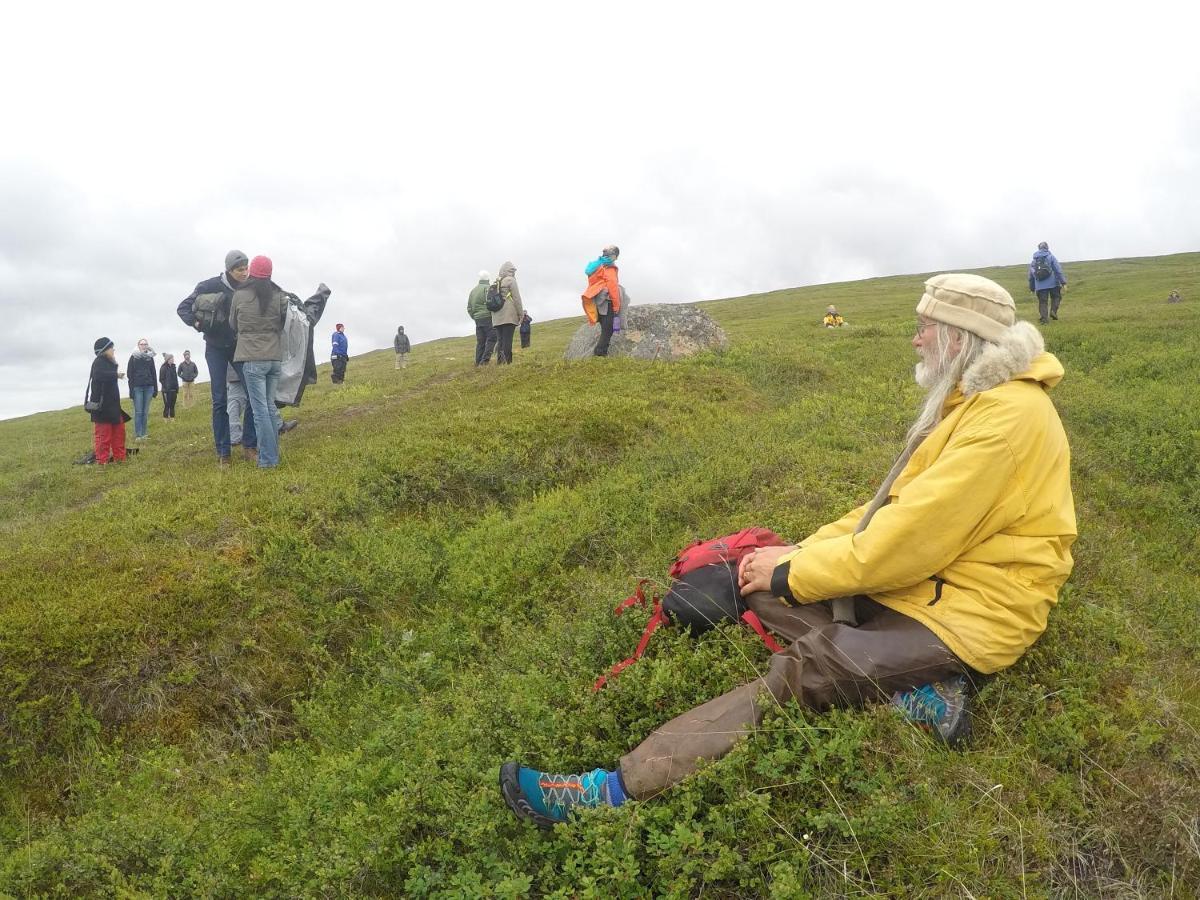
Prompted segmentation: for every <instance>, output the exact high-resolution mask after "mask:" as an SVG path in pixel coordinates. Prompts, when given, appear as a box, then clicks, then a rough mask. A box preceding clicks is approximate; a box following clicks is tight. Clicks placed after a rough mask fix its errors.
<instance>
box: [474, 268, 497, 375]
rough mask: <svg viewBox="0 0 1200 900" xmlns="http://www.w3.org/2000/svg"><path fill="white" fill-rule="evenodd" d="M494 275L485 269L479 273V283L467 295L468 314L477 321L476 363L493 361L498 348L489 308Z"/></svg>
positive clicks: (484, 364)
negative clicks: (488, 301)
mask: <svg viewBox="0 0 1200 900" xmlns="http://www.w3.org/2000/svg"><path fill="white" fill-rule="evenodd" d="M491 283H492V276H491V275H490V274H489V273H488V272H487V271H486V270H485V271H482V272H480V273H479V283H478V284H476V285H475V287H473V288H471V293H470V294H468V295H467V315H468V316H470V317H471V321H473V322H474V323H475V365H477V366H486V365H487V364H488V363H490V362H491V361H492V351H493V350H495V349H496V329H495V328H493V327H492V313H491V311H490V310H489V309H488V308H487V289H488V285H489V284H491Z"/></svg>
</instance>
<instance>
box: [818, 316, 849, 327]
mask: <svg viewBox="0 0 1200 900" xmlns="http://www.w3.org/2000/svg"><path fill="white" fill-rule="evenodd" d="M845 321H846V320H845V319H843V318H842V317H841V316H839V315H838V314H837V313H825V318H823V319H822V320H821V324H823V325H824V326H825V327H826V328H840V327H841V326H842V323H844V322H845Z"/></svg>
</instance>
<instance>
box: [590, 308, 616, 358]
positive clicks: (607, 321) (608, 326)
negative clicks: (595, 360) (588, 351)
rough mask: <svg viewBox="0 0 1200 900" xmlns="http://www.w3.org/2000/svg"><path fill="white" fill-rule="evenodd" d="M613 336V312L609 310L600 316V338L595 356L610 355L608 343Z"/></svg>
mask: <svg viewBox="0 0 1200 900" xmlns="http://www.w3.org/2000/svg"><path fill="white" fill-rule="evenodd" d="M612 336H613V312H612V309H611V307H610V308H609V311H608V312H607V313H605V314H603V315H601V316H600V340H598V341H596V349H595V350H594V351H592V352H593V355H594V356H608V344H609V342H610V341H611V340H612Z"/></svg>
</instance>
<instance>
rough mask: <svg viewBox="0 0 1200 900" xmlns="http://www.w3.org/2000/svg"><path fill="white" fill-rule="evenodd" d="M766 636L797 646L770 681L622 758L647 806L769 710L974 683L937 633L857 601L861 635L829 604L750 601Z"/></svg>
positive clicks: (762, 596)
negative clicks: (960, 679) (947, 682)
mask: <svg viewBox="0 0 1200 900" xmlns="http://www.w3.org/2000/svg"><path fill="white" fill-rule="evenodd" d="M746 603H747V605H748V606H749V607H750V608H751V609H752V610H753V611H754V612H755V613H756V614H757V615H758V617H759V619H760V620H762V623H763V625H764V626H766V627H767V628H768V629H769V630H771V631H773V632H774V633H775V634H777V635H778V636H779V637H780V638H782V639H784V640H787V641H789V642H790V645H789V646H788V648H787V649H786V650H784V652H782V653H776V654H775V655H773V656H772V657H771V662H770V664H769V666H768V667H767V672H766V674H765V675H763V676H762V677H761V678H758V679H756V680H754V681H752V682H750V683H749V684H746V685H743V686H742V687H739V688H734V689H733V690H732V691H730V692H729V693H727V694H723V695H721V696H720V697H717V698H716V699H714V700H709V701H708V702H707V703H704V704H702V705H701V706H698V707H696V708H695V709H693V710H692V711H691V712H686V713H684V714H683V715H681V716H678V717H676V718H675V719H672V720H671V721H670V722H668V723H667V724H666V725H663V726H662V727H660V728H656V729H655V730H654V732H653V733H651V735H650V736H649V737H648V738H646V740H644V741H642V743H641V744H640V745H638V747H637V748H636V749H635V750H633V751H632V752H631V753H629V754H627V755H625V756H623V757H622V758H621V781H622V782H623V783H624V784H625V787H626V789H627V790H628V792H629V794H630V795H631V796H633V797H636V798H638V799H639V800H644V799H646V798H647V797H652V796H654V795H655V794H657V793H659V792H661V791H663V790H665V789H666V788H668V787H670V786H671V785H673V784H675V783H676V782H678V781H680V780H682V779H683V778H685V777H686V776H688V775H690V774H692V773H693V772H695V771H696V768H697V766H698V764H699V763H698V761H699V760H711V759H718V758H720V757H722V756H724V755H725V754H726V753H728V752H729V751H730V749H732V747H733V745H734V744H735V743H736V742H737V740H738V738H740V737H744V736H745V735H747V734H749V733H750V732H752V731H753V730H754V729H755V728H757V727H758V726H759V725H760V724H761V723H762V718H763V711H764V709H765V707H766V706H768V705H769V706H772V707H774V706H781V705H782V704H784V703H786V702H787V701H789V700H795V701H796V702H797V703H799V704H800V705H802V706H804V707H807V708H808V709H813V710H825V709H828V708H829V707H831V706H851V707H853V706H861V705H863V704H864V703H867V702H868V701H872V700H887V699H888V698H889V697H890V696H891V695H892V694H893V693H894V692H896V691H907V690H911V689H912V688H915V687H920V686H921V685H923V684H929V683H930V682H932V681H942V680H944V679H946V678H950V677H951V676H954V675H962V674H967V675H970V674H973V673H972V671H971V670H970V669H969V668H968V667H967V666H966V665H965V664H963V663H962V662H961V661H960V660H959V659H958V658H957V657H956V656H955V655H954V654H953V653H952V652H951V651H950V648H949V647H947V646H946V645H945V644H943V643H942V641H941V639H940V638H938V636H937V635H935V634H934V633H933V632H932V631H930V630H929V629H928V628H926V627H925V626H924V625H922V624H921V623H920V622H918V621H917V620H916V619H910V618H909V617H908V616H905V615H901V614H900V613H898V612H893V611H892V610H890V609H888V608H887V607H885V606H881V605H879V604H878V603H875V602H874V601H873V600H870V599H868V598H866V597H856V598H855V607H856V612H857V613H858V619H859V622H860V623H861V624H860V625H859V626H858V627H857V628H851V627H850V626H849V625H838V624H835V623H834V621H833V612H832V610H831V609H830V605H829V602H828V601H826V602H824V603H808V604H805V605H803V606H799V607H790V606H785V605H784V604H783V603H781V602H780V601H779V600H777V599H776V598H775V597H772V596H771V595H770V594H768V593H765V592H762V593H756V594H751V595H750V596H749V597H747V598H746Z"/></svg>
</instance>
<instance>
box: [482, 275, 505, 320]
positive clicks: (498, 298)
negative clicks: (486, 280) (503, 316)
mask: <svg viewBox="0 0 1200 900" xmlns="http://www.w3.org/2000/svg"><path fill="white" fill-rule="evenodd" d="M484 305H485V306H487V308H488V312H500V310H501V309H503V308H504V295H503V294H501V293H500V279H499V278H497V279H496V280H495V281H493V282H492V283H491V284H489V285H488V289H487V298H486V299H485V300H484Z"/></svg>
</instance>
